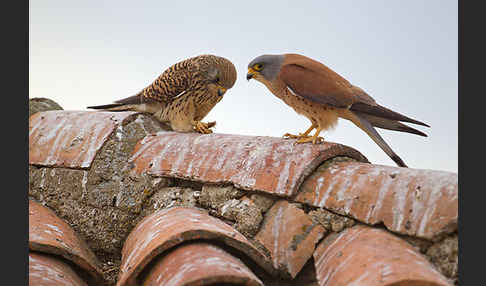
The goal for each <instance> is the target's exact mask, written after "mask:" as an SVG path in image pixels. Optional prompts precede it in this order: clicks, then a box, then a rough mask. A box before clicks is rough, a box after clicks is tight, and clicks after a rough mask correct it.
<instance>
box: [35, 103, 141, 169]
mask: <svg viewBox="0 0 486 286" xmlns="http://www.w3.org/2000/svg"><path fill="white" fill-rule="evenodd" d="M133 114H136V112H103V111H64V110H61V111H58V110H51V111H44V112H38V113H35V114H33V115H32V116H30V118H29V164H33V165H42V166H56V167H68V168H89V167H90V165H91V162H93V160H94V157H95V155H96V153H97V152H98V150H99V149H100V148H101V147H102V146H103V143H105V141H106V139H107V138H108V136H109V135H110V134H111V133H112V132H113V130H114V129H115V128H116V127H117V126H118V125H120V124H121V123H122V121H123V120H125V119H126V118H127V117H129V116H131V115H133Z"/></svg>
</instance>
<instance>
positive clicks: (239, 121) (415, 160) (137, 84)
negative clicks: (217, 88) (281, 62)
mask: <svg viewBox="0 0 486 286" xmlns="http://www.w3.org/2000/svg"><path fill="white" fill-rule="evenodd" d="M29 13H30V15H29V97H30V98H33V97H47V98H50V99H52V100H54V101H56V102H57V103H58V104H60V105H61V106H62V107H63V108H64V109H65V110H87V109H86V106H90V105H100V104H107V103H111V102H113V101H114V100H117V99H121V98H124V97H128V96H131V95H134V94H136V93H137V92H138V91H140V90H141V89H143V88H144V87H146V86H147V85H149V84H150V83H151V82H152V81H153V80H154V79H155V78H156V77H157V76H158V75H160V74H161V73H162V72H163V71H164V70H165V69H166V68H168V67H169V66H171V65H172V64H174V63H176V62H178V61H181V60H183V59H186V58H189V57H193V56H196V55H199V54H214V55H218V56H222V57H225V58H227V59H229V60H231V61H232V62H233V63H234V65H235V66H236V69H237V72H238V79H237V81H236V83H235V85H234V87H233V88H232V89H230V90H228V92H227V93H226V94H225V97H224V98H223V100H222V101H221V102H220V103H219V104H218V105H216V107H215V108H214V109H213V110H212V111H211V112H210V113H209V114H208V116H207V117H206V118H205V119H204V120H203V121H213V120H216V121H217V126H216V128H215V129H214V131H215V132H217V133H229V134H243V135H254V136H275V137H280V136H282V135H283V134H284V133H286V132H290V133H293V134H297V133H299V132H303V131H305V130H306V129H307V128H308V127H309V125H310V124H309V121H308V119H306V118H305V117H303V116H301V115H298V114H297V113H295V112H294V111H293V109H291V108H290V107H289V106H287V105H285V103H283V102H282V101H281V100H280V99H278V98H277V97H275V96H274V95H273V94H271V93H270V91H268V90H267V88H266V87H265V86H263V84H261V83H259V82H257V81H254V80H252V81H250V82H247V81H246V79H245V76H246V69H247V65H248V63H249V62H250V61H251V60H252V59H253V58H255V57H257V56H259V55H262V54H281V53H299V54H302V55H305V56H308V57H311V58H313V59H315V60H318V61H320V62H322V63H324V64H325V65H327V66H328V67H330V68H331V69H333V70H334V71H336V72H337V73H339V74H340V75H341V76H343V77H344V78H346V79H347V80H348V81H350V82H351V83H352V84H354V85H356V86H359V87H361V88H362V89H363V90H365V91H366V92H367V93H368V94H369V95H371V96H372V97H373V98H374V99H375V100H376V101H377V102H378V103H379V104H381V105H383V106H385V107H388V108H390V109H392V110H394V111H397V112H399V113H402V114H405V115H407V116H409V117H412V118H415V119H417V120H420V121H423V122H425V123H428V124H429V125H430V126H431V128H426V127H421V126H416V125H415V126H414V125H413V124H411V126H412V127H415V128H417V129H419V130H421V131H423V132H425V133H426V134H428V136H429V137H421V136H417V135H413V134H408V133H400V132H395V131H388V130H383V129H377V130H378V132H379V133H380V134H381V135H382V136H383V138H384V139H385V140H386V141H387V142H388V144H389V145H390V146H391V147H392V149H393V150H394V151H395V152H396V153H397V154H398V155H399V156H400V157H401V158H402V159H403V160H404V161H405V163H406V164H407V165H408V166H409V167H411V168H418V169H435V170H444V171H451V172H457V171H458V158H457V157H458V150H457V149H458V124H457V117H458V105H457V101H458V100H457V99H458V70H457V69H458V65H457V52H458V50H457V46H458V36H457V33H458V32H457V25H458V24H457V14H458V12H457V1H452V0H447V1H445V0H433V1H432V0H428V1H423V0H412V1H410V0H409V1H398V0H382V1H377V0H370V1H358V0H355V1H262V0H260V1H252V0H245V1H160V0H159V1H60V0H43V1H29ZM321 136H323V137H324V138H325V139H326V140H327V141H331V142H336V143H341V144H344V145H347V146H350V147H353V148H355V149H357V150H358V151H360V152H361V153H362V154H363V155H364V156H366V157H367V158H368V160H370V162H371V163H374V164H384V165H391V166H395V163H394V162H393V161H392V160H391V159H390V158H389V157H388V156H387V155H386V154H385V153H384V152H383V151H382V150H381V149H380V148H379V147H378V146H377V145H376V144H375V143H374V142H373V141H372V140H371V139H370V138H369V137H368V136H367V135H366V134H365V133H364V132H363V131H361V130H360V129H359V128H357V127H356V126H354V125H353V124H352V123H351V122H349V121H346V120H341V119H340V120H339V124H338V125H337V127H336V128H335V129H333V130H330V131H326V132H323V133H321Z"/></svg>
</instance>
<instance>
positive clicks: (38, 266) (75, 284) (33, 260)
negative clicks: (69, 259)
mask: <svg viewBox="0 0 486 286" xmlns="http://www.w3.org/2000/svg"><path fill="white" fill-rule="evenodd" d="M29 285H42V286H50V285H52V286H58V285H72V286H86V285H88V284H86V282H84V281H83V279H81V278H80V277H79V276H78V274H77V273H76V272H74V271H73V269H72V268H71V266H69V265H68V264H66V263H64V262H62V261H61V260H60V259H57V258H55V257H52V256H49V255H45V254H40V253H32V252H31V253H29Z"/></svg>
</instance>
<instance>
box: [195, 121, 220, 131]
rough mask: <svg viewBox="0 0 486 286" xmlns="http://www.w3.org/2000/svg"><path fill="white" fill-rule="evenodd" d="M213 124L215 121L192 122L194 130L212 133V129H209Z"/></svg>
mask: <svg viewBox="0 0 486 286" xmlns="http://www.w3.org/2000/svg"><path fill="white" fill-rule="evenodd" d="M215 125H216V121H213V122H208V123H205V122H201V121H196V122H195V124H194V130H196V131H197V132H199V133H202V134H210V133H213V130H211V129H210V128H211V127H214V126H215Z"/></svg>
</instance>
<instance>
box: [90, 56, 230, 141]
mask: <svg viewBox="0 0 486 286" xmlns="http://www.w3.org/2000/svg"><path fill="white" fill-rule="evenodd" d="M235 81H236V69H235V67H234V65H233V64H232V63H231V62H230V61H229V60H227V59H225V58H222V57H218V56H213V55H200V56H196V57H193V58H189V59H186V60H183V61H181V62H178V63H176V64H174V65H173V66H171V67H169V68H168V69H167V70H165V71H164V72H163V73H162V74H161V75H160V76H159V77H158V78H157V79H155V81H154V82H153V83H152V84H150V85H149V86H147V87H146V88H144V89H143V90H142V91H140V92H139V93H138V94H136V95H134V96H131V97H127V98H124V99H121V100H118V101H115V103H113V104H107V105H99V106H89V107H88V108H92V109H103V110H108V111H126V110H132V111H139V112H148V113H151V114H153V115H154V116H155V117H156V118H157V119H158V120H160V121H161V122H166V123H169V124H170V126H171V127H172V129H173V130H175V131H179V132H190V131H193V130H195V131H197V132H200V133H211V132H212V131H211V129H210V128H211V127H213V126H214V125H215V124H216V122H208V123H204V122H201V120H202V119H203V118H204V117H205V116H206V115H207V114H208V113H209V111H211V109H212V108H213V107H214V106H215V105H216V104H217V103H218V102H219V101H220V100H221V99H222V98H223V95H224V94H225V92H226V91H227V90H228V89H230V88H231V87H233V85H234V83H235Z"/></svg>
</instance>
